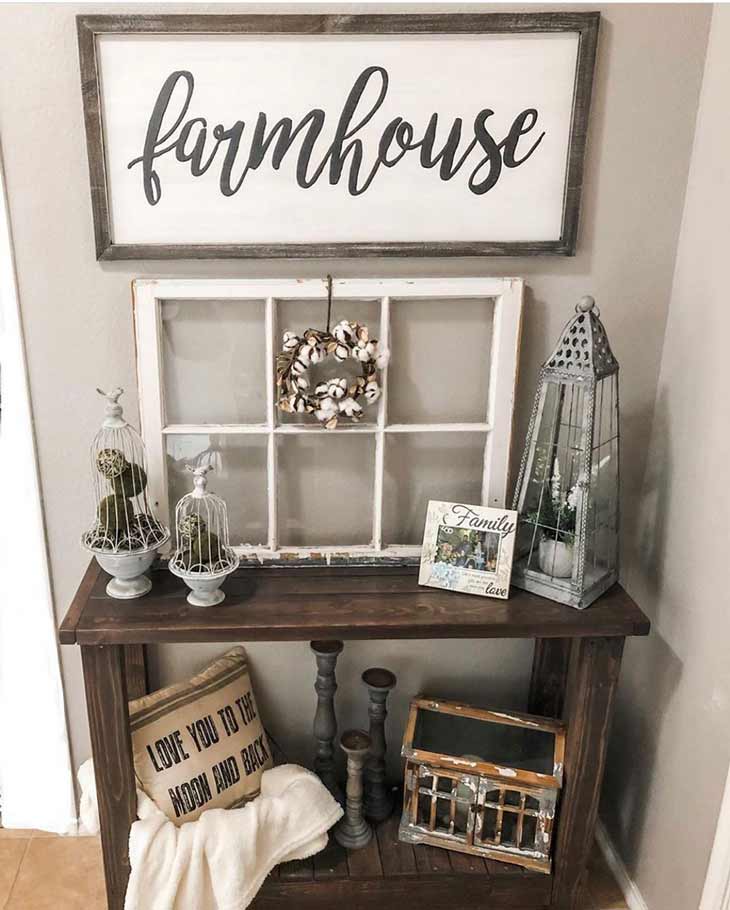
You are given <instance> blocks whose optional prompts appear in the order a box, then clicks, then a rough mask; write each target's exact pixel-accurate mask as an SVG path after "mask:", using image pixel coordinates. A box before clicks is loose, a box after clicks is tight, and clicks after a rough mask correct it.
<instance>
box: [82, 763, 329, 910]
mask: <svg viewBox="0 0 730 910" xmlns="http://www.w3.org/2000/svg"><path fill="white" fill-rule="evenodd" d="M78 776H79V783H80V784H81V790H82V797H81V820H82V824H83V826H84V828H85V829H86V830H87V831H88V832H89V833H93V832H94V831H95V830H98V827H99V816H98V809H97V802H96V787H95V783H94V770H93V765H92V763H91V762H90V761H88V762H86V763H85V764H83V765H82V766H81V768H80V769H79V775H78ZM137 815H138V816H139V821H136V822H134V824H133V825H132V829H131V832H130V835H129V858H130V863H131V874H130V877H129V885H128V887H127V896H126V900H125V902H124V910H244V908H245V907H248V905H249V904H250V903H251V901H252V900H253V899H254V897H255V896H256V893H257V891H258V890H259V888H260V887H261V884H262V882H263V881H264V879H265V878H266V876H267V875H268V873H269V872H270V871H271V869H273V867H274V866H276V865H277V864H278V863H281V862H286V861H287V860H292V859H304V858H305V857H307V856H312V855H313V854H314V853H318V852H319V851H320V850H322V849H324V847H325V846H326V844H327V831H328V830H329V829H330V828H331V827H332V825H334V824H335V822H337V821H338V820H339V819H340V818H341V816H342V809H341V808H340V806H339V805H338V804H337V802H336V801H335V800H334V799H333V798H332V796H331V795H330V794H329V792H328V790H327V789H326V788H325V787H324V786H323V784H322V783H321V782H320V780H319V778H317V777H315V775H314V774H312V773H311V772H310V771H306V770H305V769H304V768H300V767H299V766H298V765H281V766H279V767H278V768H272V769H271V770H270V771H265V772H264V774H263V776H262V778H261V795H260V796H259V797H257V799H255V800H253V801H252V802H250V803H248V804H247V805H245V806H243V807H242V808H241V809H228V810H226V809H210V810H209V811H207V812H204V813H203V814H202V815H201V817H200V818H199V819H198V820H197V821H194V822H188V823H187V824H184V825H182V826H180V827H179V828H178V827H177V826H176V825H174V824H173V823H172V822H171V821H170V820H169V819H168V818H167V817H166V816H165V815H164V814H163V813H162V812H161V811H160V810H159V809H158V808H157V806H155V804H154V803H153V802H152V801H151V800H150V799H149V797H148V796H146V795H145V794H144V793H143V792H142V791H140V790H138V791H137Z"/></svg>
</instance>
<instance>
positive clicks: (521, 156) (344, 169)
mask: <svg viewBox="0 0 730 910" xmlns="http://www.w3.org/2000/svg"><path fill="white" fill-rule="evenodd" d="M388 84H389V78H388V72H387V70H386V69H385V68H384V67H382V66H369V67H367V68H366V69H364V70H363V71H362V73H360V75H359V76H358V77H357V79H356V80H355V82H354V84H353V86H352V89H351V90H350V93H349V95H348V96H347V99H346V101H345V104H344V106H343V109H342V112H341V113H340V116H339V118H338V119H337V122H336V127H335V131H334V138H333V139H332V141H331V142H330V144H329V145H328V146H327V147H326V148H323V147H320V146H321V143H320V142H319V140H320V136H321V133H322V130H323V128H324V126H325V123H326V121H327V114H326V113H325V111H323V110H322V109H321V108H318V107H315V108H313V109H312V110H310V111H309V112H308V113H307V114H306V115H305V116H304V117H302V118H301V120H300V121H299V122H298V123H297V124H296V125H295V124H294V121H293V120H292V118H291V117H282V118H281V119H280V120H277V121H276V123H274V124H273V125H272V126H270V127H269V125H268V122H267V115H266V114H265V113H264V112H263V111H261V112H259V114H258V116H257V117H256V120H255V123H253V124H252V125H251V126H249V128H248V131H247V134H246V136H247V144H248V148H247V150H244V149H242V143H243V140H244V131H245V130H246V122H245V121H244V120H236V121H235V122H234V123H233V124H232V125H231V126H228V127H226V126H225V125H224V124H222V123H218V124H216V125H215V126H213V127H212V129H210V127H209V125H208V120H207V118H206V117H202V116H195V117H193V116H190V117H188V111H189V109H190V105H191V102H192V99H193V92H194V88H195V80H194V78H193V74H192V73H191V72H189V71H187V70H178V71H176V72H173V73H171V74H170V75H169V76H168V77H167V79H166V80H165V82H164V84H163V86H162V88H161V89H160V92H159V95H158V97H157V100H156V102H155V105H154V107H153V109H152V113H151V116H150V119H149V123H148V125H147V131H146V135H145V140H144V147H143V150H142V154H141V155H139V156H138V157H136V158H134V159H133V160H132V161H130V162H129V164H128V165H127V167H128V168H133V167H135V166H136V165H138V164H141V165H142V185H143V187H144V193H145V197H146V199H147V202H148V203H149V204H150V205H157V203H158V202H159V201H160V199H161V198H162V183H161V180H160V175H159V173H158V171H157V170H156V169H155V162H156V160H157V159H159V158H161V157H162V156H164V155H170V154H171V155H174V157H175V159H176V160H177V161H178V162H180V164H185V165H189V167H190V173H191V175H192V176H193V177H200V176H202V175H203V174H205V173H206V171H208V169H209V168H210V167H211V166H212V165H213V163H214V162H217V163H218V166H219V168H220V173H219V180H218V186H219V188H220V192H221V193H222V194H223V195H224V196H233V195H234V194H235V193H237V192H238V191H239V190H240V189H241V187H242V186H243V182H244V180H245V179H246V177H247V175H248V174H249V173H250V172H251V171H255V170H257V169H258V168H259V167H261V165H262V164H264V162H265V160H266V158H267V155H270V166H271V167H272V168H273V169H274V170H279V168H280V167H281V164H282V162H283V161H284V158H285V157H286V155H287V154H288V152H289V150H290V149H291V148H292V146H293V145H294V143H295V142H297V141H299V150H298V152H297V160H296V181H297V184H298V185H299V186H300V187H302V189H310V188H311V187H313V186H314V185H315V184H316V182H317V181H318V180H319V179H320V177H322V176H323V175H324V174H325V173H326V175H327V180H328V181H329V183H330V184H331V185H332V186H336V185H337V184H339V182H340V180H341V178H342V176H343V173H346V180H347V190H348V192H349V193H350V194H351V195H352V196H359V195H361V194H362V193H364V192H366V191H367V190H368V188H369V187H370V186H371V185H372V183H373V180H374V179H375V176H376V174H377V173H378V171H379V170H380V168H381V167H386V168H392V167H395V166H396V165H397V164H398V162H399V161H401V160H402V159H403V158H404V157H405V156H406V155H407V154H408V153H409V152H417V153H418V156H417V157H418V162H419V163H420V166H421V167H423V168H426V169H430V168H436V167H438V172H437V173H438V175H439V177H440V178H441V180H451V179H452V178H453V177H454V176H455V175H456V174H458V173H459V171H460V170H461V169H462V168H463V167H464V166H465V165H466V163H467V159H469V164H468V167H467V172H466V173H467V174H468V177H467V186H468V189H469V190H470V191H471V192H472V193H474V194H475V195H477V196H481V195H483V194H484V193H487V192H489V190H491V189H492V188H493V187H494V186H495V185H496V183H497V181H498V180H499V178H500V175H501V174H502V168H503V167H507V168H516V167H519V166H520V165H522V164H524V163H525V161H527V160H528V159H529V158H530V156H531V155H532V154H533V152H534V151H535V149H537V147H538V146H539V145H540V143H541V142H542V139H543V137H544V136H545V132H544V131H543V132H540V133H539V134H538V133H537V132H536V131H535V132H533V131H534V130H535V128H536V126H537V122H538V111H537V110H536V108H526V109H525V110H523V111H520V112H519V113H518V114H517V115H516V116H515V117H514V119H513V121H512V125H511V126H510V128H509V130H508V131H507V134H506V135H505V136H504V137H503V138H502V139H500V140H499V141H498V140H497V139H496V138H495V137H494V136H493V135H492V133H491V132H490V130H489V129H488V126H487V121H488V120H489V118H490V117H492V116H493V115H494V111H493V110H491V109H490V108H486V107H485V108H483V109H482V110H480V111H479V113H478V114H477V115H476V117H475V118H474V122H473V124H472V126H471V133H472V137H471V138H469V137H468V135H467V136H466V137H462V132H465V128H464V122H463V120H462V118H461V117H455V118H453V120H452V122H451V125H450V126H449V128H448V135H447V136H446V139H442V140H439V139H438V137H437V132H438V128H439V116H440V115H439V114H438V113H433V114H431V116H430V117H429V119H428V122H427V123H426V124H425V125H423V124H422V125H421V126H420V127H417V126H416V125H414V124H412V123H410V122H409V121H408V120H406V119H405V118H404V117H394V118H393V119H392V120H390V122H389V123H387V125H386V126H385V127H384V128H383V130H382V132H381V133H380V137H379V139H378V138H377V137H375V138H374V139H373V142H374V146H373V148H366V141H367V138H368V137H367V136H365V135H363V129H364V127H365V126H366V125H367V124H368V123H369V122H370V121H371V120H372V119H373V117H374V116H375V114H376V113H377V111H378V110H379V109H380V107H381V106H382V105H383V102H384V101H385V98H386V95H387V93H388ZM178 85H180V88H181V91H177V92H176V91H175V89H176V88H177V87H178ZM366 90H367V93H368V97H369V98H371V99H372V98H373V96H375V97H374V100H370V101H367V102H365V101H363V96H364V95H365V93H366ZM425 90H426V89H425V88H424V91H425ZM358 133H359V134H360V136H361V138H356V137H357V135H358ZM528 133H532V135H531V136H530V137H529V138H528V139H525V140H524V141H522V142H521V140H522V139H523V137H524V136H526V135H527V134H528ZM462 138H464V141H465V142H466V144H465V145H464V146H463V147H462ZM439 146H440V147H439ZM518 146H520V147H519V150H518ZM234 172H235V173H234Z"/></svg>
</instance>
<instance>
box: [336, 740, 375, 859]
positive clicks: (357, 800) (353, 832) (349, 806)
mask: <svg viewBox="0 0 730 910" xmlns="http://www.w3.org/2000/svg"><path fill="white" fill-rule="evenodd" d="M340 746H341V747H342V750H343V752H345V754H346V755H347V799H346V800H345V814H344V816H343V818H341V819H340V821H338V822H337V824H336V825H335V827H334V829H333V831H332V834H333V836H334V838H335V840H336V841H337V843H338V844H339V845H340V846H341V847H346V848H347V849H348V850H359V849H360V847H365V846H366V845H367V844H369V843H370V840H371V838H372V836H373V829H372V828H371V827H370V825H369V824H368V823H367V822H366V821H365V818H364V817H363V814H362V771H363V766H364V764H365V759H366V758H367V756H368V752H369V751H370V737H369V736H368V734H367V733H366V732H365V731H364V730H345V732H344V733H343V734H342V736H341V737H340Z"/></svg>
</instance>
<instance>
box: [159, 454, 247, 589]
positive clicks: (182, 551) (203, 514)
mask: <svg viewBox="0 0 730 910" xmlns="http://www.w3.org/2000/svg"><path fill="white" fill-rule="evenodd" d="M188 470H189V471H191V472H192V474H193V490H192V492H191V493H186V494H185V496H183V497H182V499H181V500H180V501H179V502H178V504H177V506H176V508H175V533H176V540H177V546H176V548H175V553H174V554H173V556H172V558H171V559H170V562H169V569H170V571H171V572H172V573H173V575H177V576H178V578H182V579H183V581H184V582H185V584H186V585H187V586H188V587H189V588H190V594H188V603H189V604H192V605H193V606H196V607H212V606H215V604H219V603H221V601H223V600H224V599H225V594H224V593H223V592H222V591H221V590H220V586H221V584H222V583H223V581H224V579H225V578H226V576H228V575H230V574H231V572H234V571H235V570H236V569H237V568H238V556H236V554H235V553H234V552H233V550H232V549H231V547H230V545H229V534H228V509H227V508H226V504H225V502H224V501H223V500H222V499H221V498H220V496H216V495H215V493H210V492H209V491H208V489H207V487H208V472H209V471H212V470H213V467H212V466H211V465H205V466H203V467H200V468H195V469H193V468H190V467H188Z"/></svg>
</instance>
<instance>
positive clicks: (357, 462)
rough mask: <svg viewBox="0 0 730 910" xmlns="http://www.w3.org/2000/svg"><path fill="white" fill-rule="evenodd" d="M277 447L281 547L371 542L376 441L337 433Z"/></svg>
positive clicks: (286, 439)
mask: <svg viewBox="0 0 730 910" xmlns="http://www.w3.org/2000/svg"><path fill="white" fill-rule="evenodd" d="M277 443H278V472H279V491H278V500H279V545H280V546H281V547H308V546H312V547H317V546H328V545H333V544H344V545H348V544H352V545H354V544H360V545H368V544H370V543H371V542H372V536H373V535H372V520H373V508H372V499H373V482H374V465H375V440H374V437H373V436H372V435H370V434H361V433H341V434H338V433H337V431H336V430H333V431H332V432H326V431H322V432H321V433H317V432H315V433H310V434H304V435H296V436H279V437H278V439H277Z"/></svg>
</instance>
